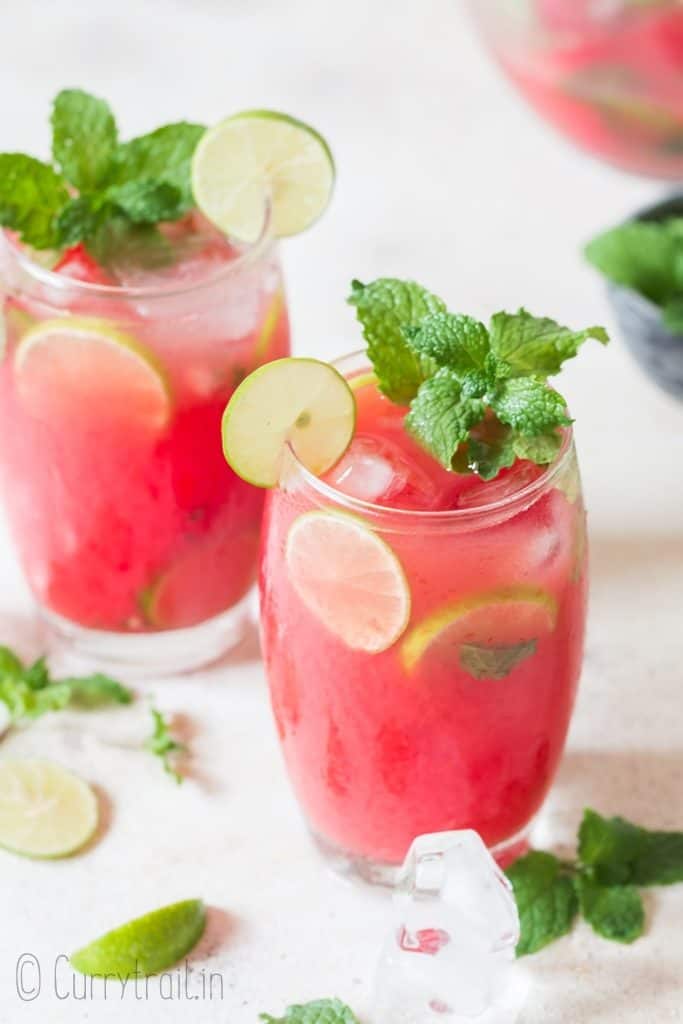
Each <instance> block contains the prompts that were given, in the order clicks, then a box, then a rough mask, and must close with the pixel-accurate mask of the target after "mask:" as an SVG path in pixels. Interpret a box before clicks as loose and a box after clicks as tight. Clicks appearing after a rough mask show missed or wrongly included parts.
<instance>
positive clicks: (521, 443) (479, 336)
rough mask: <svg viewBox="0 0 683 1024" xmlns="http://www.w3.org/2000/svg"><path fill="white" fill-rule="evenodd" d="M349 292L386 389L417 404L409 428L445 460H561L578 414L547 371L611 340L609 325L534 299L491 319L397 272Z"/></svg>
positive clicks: (488, 467)
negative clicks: (549, 310) (572, 323)
mask: <svg viewBox="0 0 683 1024" xmlns="http://www.w3.org/2000/svg"><path fill="white" fill-rule="evenodd" d="M349 302H350V303H351V304H352V305H353V306H355V308H356V315H357V317H358V320H359V321H360V323H361V326H362V328H363V334H364V336H365V339H366V341H367V345H368V356H369V358H370V361H371V362H372V364H373V367H374V370H375V375H376V377H377V380H378V386H379V388H380V390H381V391H382V392H383V393H384V394H385V395H386V396H387V397H388V398H389V399H391V401H393V402H396V403H397V404H399V405H409V406H410V409H409V412H408V414H407V416H406V427H407V429H408V430H409V431H410V432H411V433H412V434H413V435H414V437H415V438H416V439H417V440H418V441H419V442H420V443H421V444H422V445H423V446H424V447H425V448H426V449H427V450H428V451H429V452H431V454H432V455H434V457H435V458H436V459H438V461H439V462H440V463H441V464H442V465H443V466H444V467H445V468H446V469H455V470H457V471H458V472H468V471H469V472H475V473H478V474H479V476H481V477H482V478H483V479H485V480H490V479H493V478H494V477H495V476H497V475H498V473H499V472H500V470H501V469H503V468H505V467H508V466H511V465H512V464H513V462H514V461H515V459H517V458H521V459H529V460H531V461H533V462H536V463H538V464H539V465H546V464H548V463H550V462H552V460H553V459H554V458H555V456H556V455H557V453H558V451H559V448H560V445H561V441H562V435H561V432H560V431H561V428H562V427H566V426H569V424H570V423H571V422H572V421H571V419H570V418H569V416H568V415H567V409H566V402H565V400H564V398H563V397H562V395H560V394H559V393H558V392H557V391H556V390H555V389H553V388H551V387H550V386H549V385H548V381H547V378H548V377H549V376H552V375H554V374H556V373H558V372H559V370H560V369H561V368H562V365H563V364H564V362H565V361H566V360H567V359H571V358H573V357H574V356H575V355H576V354H577V353H578V351H579V348H580V347H581V345H582V344H583V343H584V342H585V341H586V340H587V339H588V338H593V339H595V340H597V341H599V342H601V343H602V344H606V343H607V341H608V340H609V339H608V336H607V332H606V331H605V330H604V328H602V327H588V328H586V329H584V330H580V331H574V330H571V329H570V328H568V327H563V326H562V325H561V324H558V323H557V322H556V321H554V320H551V319H549V318H548V317H535V316H532V314H531V313H529V312H527V311H526V310H525V309H520V310H518V312H517V313H505V312H500V313H496V314H495V315H494V316H493V317H492V319H491V322H490V324H489V326H488V328H487V327H486V326H485V325H484V324H483V323H481V322H480V321H478V320H476V319H474V318H473V317H470V316H465V315H462V314H456V313H450V312H448V311H447V310H446V307H445V304H444V303H443V301H442V300H441V299H439V298H438V297H437V296H435V295H433V294H432V293H431V292H428V291H427V290H426V289H424V288H422V287H421V286H420V285H418V284H416V283H415V282H413V281H399V280H396V279H394V278H380V279H379V280H377V281H374V282H372V283H371V284H368V285H363V284H361V282H359V281H354V282H353V283H352V291H351V295H350V297H349Z"/></svg>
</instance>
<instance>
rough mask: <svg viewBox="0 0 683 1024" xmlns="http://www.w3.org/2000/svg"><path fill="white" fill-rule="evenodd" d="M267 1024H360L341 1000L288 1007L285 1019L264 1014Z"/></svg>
mask: <svg viewBox="0 0 683 1024" xmlns="http://www.w3.org/2000/svg"><path fill="white" fill-rule="evenodd" d="M259 1019H260V1020H262V1021H265V1022H266V1024H358V1019H357V1017H356V1016H355V1014H354V1013H353V1012H352V1011H351V1010H350V1009H349V1007H348V1006H346V1004H345V1003H342V1002H341V1001H340V1000H339V999H315V1000H314V1001H313V1002H311V1003H305V1004H302V1005H297V1006H288V1007H287V1009H286V1011H285V1014H284V1016H283V1017H271V1015H270V1014H269V1013H262V1014H260V1015H259Z"/></svg>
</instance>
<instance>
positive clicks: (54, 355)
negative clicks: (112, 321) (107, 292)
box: [14, 317, 171, 433]
mask: <svg viewBox="0 0 683 1024" xmlns="http://www.w3.org/2000/svg"><path fill="white" fill-rule="evenodd" d="M14 368H15V374H16V379H17V388H18V391H19V394H20V396H21V399H22V401H23V402H24V403H25V405H26V406H27V407H28V408H29V409H30V410H31V412H33V413H34V415H36V416H40V418H41V419H46V418H49V419H52V418H53V417H59V418H65V417H66V418H68V417H73V416H80V415H86V416H91V417H92V418H93V420H94V421H95V422H107V421H108V420H113V421H124V422H125V423H126V425H127V426H132V425H139V426H140V427H143V428H145V429H147V430H149V431H152V432H155V433H156V432H159V431H161V430H162V429H163V428H164V427H165V426H166V424H167V423H168V421H169V418H170V413H171V402H170V394H169V386H168V382H167V380H166V376H165V373H164V370H163V368H162V366H161V364H160V363H159V361H158V360H157V358H156V356H155V355H154V353H153V352H150V351H149V350H148V349H145V348H144V347H143V346H142V345H140V344H139V342H137V341H136V340H135V339H134V338H132V337H130V336H129V335H127V334H123V333H122V332H120V331H116V330H114V329H112V328H111V327H110V326H109V325H108V324H107V322H106V321H103V320H95V319H88V318H84V317H64V318H63V319H57V320H45V321H43V322H42V323H40V324H38V325H37V326H35V327H33V328H32V329H31V330H29V331H28V332H27V333H26V334H25V335H24V337H23V339H22V341H21V343H20V344H19V346H18V348H17V350H16V353H15V357H14Z"/></svg>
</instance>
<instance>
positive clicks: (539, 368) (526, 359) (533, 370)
mask: <svg viewBox="0 0 683 1024" xmlns="http://www.w3.org/2000/svg"><path fill="white" fill-rule="evenodd" d="M489 331H490V336H491V350H492V351H493V353H494V354H495V355H496V356H497V357H498V359H501V360H503V361H504V362H505V363H507V364H508V366H509V368H510V373H511V376H515V377H523V376H527V375H533V376H539V377H553V376H554V375H555V374H556V373H559V371H560V370H561V369H562V364H563V363H564V362H565V360H567V359H572V358H573V357H574V356H575V355H576V354H577V353H578V351H579V349H580V347H581V345H582V344H583V343H584V341H587V340H588V339H589V338H593V339H595V340H596V341H599V342H601V344H603V345H606V344H607V342H608V341H609V336H608V334H607V331H606V330H605V329H604V327H587V328H585V330H582V331H572V330H571V329H570V328H569V327H563V326H562V325H561V324H558V323H557V322H556V321H555V320H551V319H549V318H548V317H536V316H532V314H531V313H529V312H527V310H525V309H520V310H518V311H517V313H505V312H501V313H496V314H495V315H494V316H492V317H491V325H490V328H489Z"/></svg>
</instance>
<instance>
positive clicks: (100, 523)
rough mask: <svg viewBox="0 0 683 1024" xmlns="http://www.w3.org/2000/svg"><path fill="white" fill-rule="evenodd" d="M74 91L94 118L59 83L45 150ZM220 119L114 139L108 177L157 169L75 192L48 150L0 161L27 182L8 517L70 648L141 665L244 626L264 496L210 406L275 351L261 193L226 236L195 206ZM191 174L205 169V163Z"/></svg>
mask: <svg viewBox="0 0 683 1024" xmlns="http://www.w3.org/2000/svg"><path fill="white" fill-rule="evenodd" d="M84 106H85V108H86V109H87V111H89V117H90V119H91V121H92V120H94V121H97V119H98V117H100V118H101V117H105V125H104V127H102V126H101V127H102V131H104V129H105V127H106V123H108V122H106V118H107V117H111V114H110V113H108V107H106V104H103V103H102V101H98V100H95V99H94V98H93V97H88V96H86V94H83V93H77V92H68V93H63V94H61V95H60V97H59V98H58V100H57V102H56V105H55V113H54V116H53V131H54V133H55V142H54V149H55V153H61V150H60V146H59V139H60V131H62V132H63V131H64V130H65V129H64V128H63V126H62V122H63V121H64V120H67V121H68V120H69V118H71V119H72V120H73V119H74V118H75V119H76V122H77V124H78V123H80V120H81V119H80V118H76V114H78V112H79V111H81V110H82V108H83V107H84ZM103 108H104V111H103ZM77 124H76V126H74V125H73V124H72V125H71V127H70V128H69V138H71V139H72V142H73V144H72V145H71V146H70V147H69V148H68V150H67V155H64V154H61V163H60V166H61V167H62V168H63V169H64V173H65V174H66V173H67V171H68V173H69V175H70V177H69V178H68V181H69V182H71V181H73V180H75V179H76V178H77V177H78V174H81V175H84V174H86V171H85V170H84V169H83V168H81V169H80V170H78V171H75V170H74V168H73V167H71V165H70V164H69V159H70V157H69V155H68V154H73V151H74V148H76V149H77V148H78V146H79V145H82V146H86V144H87V140H85V139H82V138H80V137H79V136H78V127H77ZM60 126H62V127H60ZM215 131H216V130H215V129H211V130H209V131H207V132H205V130H204V129H203V128H201V126H191V125H171V126H167V127H166V128H164V129H159V130H158V131H157V132H156V133H152V134H151V135H150V136H143V137H142V138H141V139H139V140H134V141H133V142H132V143H127V144H125V145H121V144H119V143H118V142H116V143H115V149H114V155H113V156H112V157H111V159H112V161H113V164H112V167H113V169H110V171H109V172H108V173H109V175H110V176H111V177H113V178H114V179H116V177H117V175H118V176H121V175H122V174H123V171H122V170H121V166H124V169H125V166H126V161H129V162H130V168H129V173H130V174H131V175H134V174H135V173H144V175H151V174H152V171H153V169H154V165H155V161H156V163H157V165H158V166H157V173H158V174H160V175H161V176H162V180H161V181H159V182H157V183H154V182H151V183H150V182H149V181H148V179H147V178H146V177H145V178H144V180H141V181H138V180H137V179H135V178H134V177H133V179H132V181H131V182H129V183H125V182H124V183H121V184H120V185H119V184H108V185H106V188H105V186H104V185H102V184H100V185H98V188H99V191H96V190H95V186H94V185H93V184H92V183H90V185H89V186H88V187H89V189H91V190H93V191H92V192H91V191H87V192H86V190H85V185H83V194H82V195H81V196H79V197H78V198H77V199H74V198H71V197H70V195H71V187H68V188H67V186H66V185H64V184H63V183H62V181H61V179H60V177H59V175H58V173H57V171H56V170H55V169H54V168H52V167H50V166H49V165H46V164H42V163H40V162H39V161H34V160H32V158H29V157H21V156H17V155H16V154H4V155H1V156H0V165H1V166H0V170H4V171H5V178H4V181H5V182H9V184H7V185H5V186H4V187H6V188H7V189H9V190H10V191H11V185H12V181H13V180H15V181H18V182H20V183H21V182H23V183H24V190H23V192H22V191H21V190H18V191H17V192H16V194H15V195H14V196H12V195H10V199H12V202H13V204H14V205H11V204H10V203H9V199H8V200H7V202H8V205H7V206H6V207H5V208H3V217H4V220H5V224H6V227H8V228H10V229H12V230H8V231H7V232H6V233H4V234H1V235H0V292H1V295H0V297H1V298H2V300H3V302H2V321H3V331H4V336H5V344H4V352H3V359H2V363H1V365H0V432H1V433H2V437H3V444H2V448H1V449H0V477H1V480H2V485H3V492H4V499H5V504H6V509H7V513H8V517H9V522H10V526H11V528H12V531H13V533H14V537H15V540H16V544H17V548H18V551H19V555H20V559H21V562H22V564H23V567H24V570H25V574H26V578H27V580H28V583H29V585H30V587H31V589H32V591H33V593H34V595H35V597H36V598H37V601H38V603H39V605H40V607H41V609H42V610H43V612H44V613H45V615H46V616H47V617H48V619H49V620H50V622H51V623H52V624H53V626H54V627H55V628H56V630H57V631H58V632H59V633H60V634H61V635H62V636H63V637H65V638H67V639H69V640H71V641H73V642H74V643H75V644H76V646H77V648H78V650H79V651H80V652H81V653H88V654H90V655H93V656H96V657H98V658H101V659H103V660H107V661H128V662H142V663H144V666H145V668H148V669H160V668H164V669H168V670H180V669H182V668H187V667H190V666H193V665H196V664H199V663H201V662H203V661H206V660H209V659H211V658H214V657H216V656H218V655H219V654H220V653H221V652H222V651H223V650H225V649H226V647H228V646H230V644H231V643H234V642H235V641H236V640H237V639H238V638H239V636H240V635H241V628H242V625H243V623H244V619H245V610H246V603H247V596H248V592H249V590H250V588H251V586H252V584H253V582H254V578H255V574H256V559H257V547H258V537H259V527H260V522H261V516H262V508H263V492H262V491H260V490H258V489H256V488H254V487H251V486H250V485H249V484H247V483H245V481H244V480H242V479H240V478H239V477H238V476H237V475H236V474H235V473H234V472H233V471H232V470H231V469H230V467H229V466H227V465H226V463H225V460H224V459H223V457H222V452H221V437H220V422H221V416H222V413H223V410H224V408H225V404H226V402H227V401H228V399H229V398H230V396H231V394H232V393H233V391H234V389H235V387H236V386H237V385H238V384H239V383H240V381H241V380H243V379H244V377H245V376H247V375H248V374H249V373H250V372H252V371H253V370H254V369H255V368H256V367H258V366H260V365H261V364H263V363H264V362H266V361H268V360H270V359H274V358H278V357H282V356H284V355H286V354H287V353H288V352H289V329H288V321H287V310H286V304H285V298H284V293H283V285H282V276H281V272H280V266H279V261H278V256H277V251H276V248H275V245H274V234H275V233H277V225H276V223H275V214H276V206H275V202H274V200H273V201H270V202H269V201H268V199H267V197H266V195H265V194H264V195H263V196H262V202H261V204H260V209H258V210H257V209H256V204H255V203H254V204H252V223H251V224H250V225H247V227H248V231H245V232H244V233H243V234H242V235H241V236H239V237H237V236H236V235H234V234H229V233H228V232H227V231H226V229H225V228H223V227H222V226H220V227H219V226H217V225H216V224H215V222H212V220H209V219H208V218H207V217H206V216H205V215H204V214H203V213H201V212H200V211H199V210H198V209H197V208H196V205H195V196H194V195H192V191H191V187H190V177H189V176H190V159H191V158H192V159H194V160H195V161H197V159H198V157H199V154H200V151H201V150H202V147H203V146H204V145H205V142H206V140H207V139H208V141H209V144H211V139H212V138H213V137H214V135H215ZM73 140H75V141H73ZM198 141H199V145H198ZM162 143H163V144H162ZM158 146H161V148H160V149H159V151H158V152H157V151H156V150H155V147H158ZM85 152H87V153H88V154H89V158H90V160H91V163H92V154H91V153H90V151H89V150H87V148H86V150H85ZM150 154H151V155H150ZM155 154H156V155H155ZM193 154H194V156H193ZM174 160H176V163H175V164H174V162H173V161H174ZM17 161H19V163H17ZM58 162H59V161H58ZM91 163H90V164H88V165H87V166H88V167H90V166H91ZM209 163H211V161H209ZM233 164H234V161H232V162H231V161H228V166H232V165H233ZM140 165H143V167H144V171H141V170H140ZM84 166H85V165H84ZM117 168H118V170H117ZM198 169H199V173H201V174H202V175H204V176H206V174H207V170H206V159H205V158H202V159H201V160H200V161H199V164H198ZM210 170H211V167H209V172H210ZM126 173H128V172H126ZM13 174H14V179H13V178H12V175H13ZM164 175H168V176H169V177H168V178H164ZM186 179H187V180H186ZM27 180H28V181H29V182H30V181H33V183H34V184H35V185H36V191H35V192H34V193H33V194H32V200H33V202H34V204H37V203H38V200H37V199H36V194H37V192H38V190H39V189H40V190H41V192H42V193H43V194H44V195H45V196H47V199H50V196H52V201H53V203H54V204H55V205H56V206H59V203H62V204H64V203H66V206H65V207H64V206H62V207H61V208H60V209H59V210H58V212H57V213H54V212H53V213H52V214H51V215H50V216H48V214H49V211H48V212H47V213H46V212H45V211H43V210H42V209H41V208H40V207H38V208H37V209H30V208H25V207H22V205H21V203H22V196H23V195H25V193H26V189H25V183H26V181H27ZM171 181H173V182H175V183H176V184H170V182H171ZM2 187H3V186H0V188H2ZM201 187H202V186H201V183H200V191H201ZM181 188H182V189H183V192H182V194H181V192H180V189H181ZM51 190H52V191H51ZM186 193H187V194H186ZM131 197H132V198H131ZM129 203H131V204H132V205H131V206H129ZM145 203H147V204H148V205H147V206H145ZM88 204H90V213H89V216H91V217H92V219H93V220H92V222H91V221H89V220H88V217H87V216H86V215H85V214H84V206H86V207H87V206H88ZM0 208H2V202H0ZM71 218H76V221H77V224H76V227H77V228H79V225H80V228H79V230H80V233H81V234H83V236H84V237H82V238H78V240H74V234H75V235H76V236H78V234H79V231H78V230H75V229H74V228H73V226H72V221H71ZM79 218H80V220H79ZM62 224H65V225H66V226H65V227H60V225H62ZM36 225H37V226H36ZM247 236H248V237H247ZM64 238H66V239H68V244H60V243H62V242H63V240H64ZM46 242H49V245H50V249H49V250H48V251H47V252H45V251H44V250H45V249H46ZM37 246H40V250H38V249H37V248H36V247H37Z"/></svg>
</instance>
